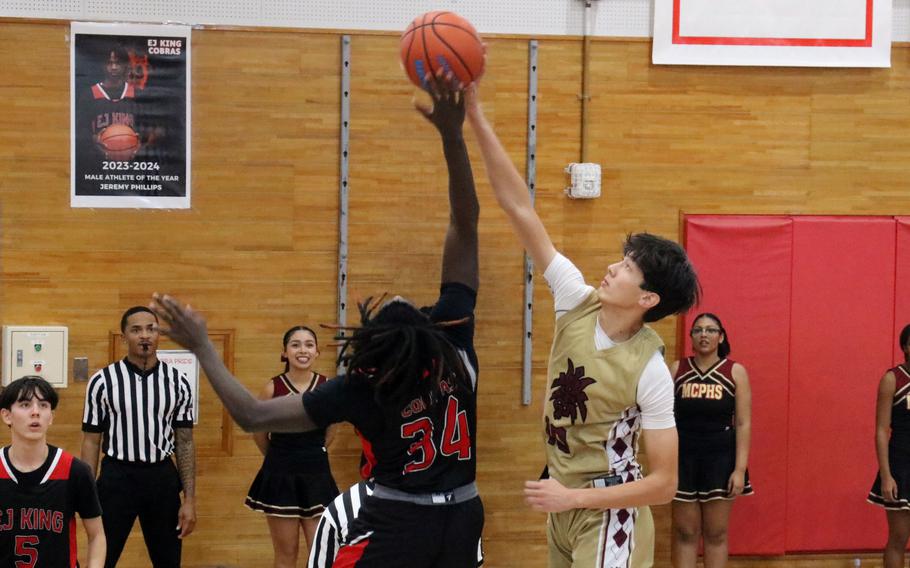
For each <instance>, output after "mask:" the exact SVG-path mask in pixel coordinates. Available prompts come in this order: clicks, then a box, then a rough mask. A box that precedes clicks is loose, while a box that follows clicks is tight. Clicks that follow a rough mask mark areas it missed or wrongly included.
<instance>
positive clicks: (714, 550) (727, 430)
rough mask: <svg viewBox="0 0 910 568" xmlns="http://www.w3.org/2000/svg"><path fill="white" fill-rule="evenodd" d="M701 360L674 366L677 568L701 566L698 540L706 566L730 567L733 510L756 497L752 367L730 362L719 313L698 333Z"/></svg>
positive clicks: (695, 344)
mask: <svg viewBox="0 0 910 568" xmlns="http://www.w3.org/2000/svg"><path fill="white" fill-rule="evenodd" d="M690 334H691V336H692V348H693V350H694V351H695V355H694V356H693V357H688V358H686V359H683V360H681V361H676V362H674V363H673V364H672V365H671V366H670V372H671V373H672V374H673V382H674V388H675V414H676V427H677V429H678V431H679V486H678V488H677V492H676V497H675V498H674V499H673V545H672V556H673V566H674V567H675V568H690V567H691V568H694V566H695V565H696V560H697V558H698V541H699V538H701V539H702V540H703V541H704V545H705V558H704V560H705V566H706V568H715V567H720V566H725V565H726V562H727V527H728V526H729V523H730V509H731V507H732V504H733V500H734V499H735V498H736V497H737V496H739V495H750V494H751V493H752V486H751V485H750V484H749V472H748V470H747V468H746V466H747V463H748V461H749V438H750V434H751V414H752V410H751V406H752V393H751V389H750V387H749V376H748V374H747V373H746V369H745V367H743V366H742V365H740V364H739V363H736V362H734V361H732V360H730V359H727V356H728V355H729V354H730V342H729V340H728V338H727V332H726V330H725V329H724V327H723V324H721V322H720V318H718V317H717V316H716V315H714V314H709V313H705V314H700V315H699V316H697V317H696V318H695V320H694V322H693V324H692V329H691V330H690Z"/></svg>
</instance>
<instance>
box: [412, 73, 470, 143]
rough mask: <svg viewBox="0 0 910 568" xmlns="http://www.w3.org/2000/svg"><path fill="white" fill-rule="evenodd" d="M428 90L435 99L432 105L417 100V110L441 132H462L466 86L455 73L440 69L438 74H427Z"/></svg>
mask: <svg viewBox="0 0 910 568" xmlns="http://www.w3.org/2000/svg"><path fill="white" fill-rule="evenodd" d="M426 84H427V92H428V93H429V94H430V98H431V99H432V100H433V105H432V106H427V105H424V104H421V103H418V102H417V101H415V102H414V106H415V107H416V108H417V110H418V111H419V112H420V114H422V115H423V116H424V118H426V119H427V120H428V121H430V122H431V123H432V124H433V126H435V127H436V129H437V130H439V132H440V134H442V135H446V134H460V133H461V125H462V124H464V115H465V106H464V95H463V93H462V90H463V88H464V86H463V85H462V84H461V81H459V80H458V78H457V77H455V75H454V74H453V73H452V72H451V71H449V72H448V73H446V72H445V71H443V69H439V70H438V71H437V72H436V75H435V76H434V75H430V74H429V73H427V76H426Z"/></svg>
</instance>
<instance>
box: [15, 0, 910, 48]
mask: <svg viewBox="0 0 910 568" xmlns="http://www.w3.org/2000/svg"><path fill="white" fill-rule="evenodd" d="M439 9H443V10H452V11H455V12H458V13H459V14H461V15H463V16H464V17H466V18H468V19H469V20H471V22H473V23H474V25H475V26H476V27H477V28H478V30H480V32H481V33H505V34H522V35H529V36H540V35H581V34H582V33H583V21H584V10H585V8H584V2H583V0H495V1H493V2H491V1H489V0H248V1H230V0H0V16H3V17H21V18H58V19H64V20H85V21H125V22H183V23H187V24H224V25H240V26H273V27H295V28H327V29H345V30H388V31H397V30H402V29H404V27H405V26H406V25H407V24H408V22H410V21H411V20H412V19H413V18H414V17H415V16H417V15H418V14H421V13H423V12H426V11H429V10H439ZM893 10H894V13H893V18H894V20H893V25H894V35H893V39H894V41H910V0H894V8H893ZM588 17H589V24H588V27H589V30H590V33H591V34H592V35H595V36H609V37H650V36H651V29H652V17H653V6H652V0H593V5H592V7H591V8H590V9H589V12H588Z"/></svg>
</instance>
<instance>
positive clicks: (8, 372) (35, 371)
mask: <svg viewBox="0 0 910 568" xmlns="http://www.w3.org/2000/svg"><path fill="white" fill-rule="evenodd" d="M68 345H69V328H66V327H60V326H43V327H42V326H28V325H5V326H3V384H4V385H8V384H9V383H10V382H11V381H13V380H15V379H18V378H19V377H22V376H25V375H38V376H39V377H42V378H43V379H45V380H46V381H47V382H49V383H50V384H52V385H54V386H55V387H57V388H61V387H66V384H67V368H66V361H67V359H66V358H67V346H68Z"/></svg>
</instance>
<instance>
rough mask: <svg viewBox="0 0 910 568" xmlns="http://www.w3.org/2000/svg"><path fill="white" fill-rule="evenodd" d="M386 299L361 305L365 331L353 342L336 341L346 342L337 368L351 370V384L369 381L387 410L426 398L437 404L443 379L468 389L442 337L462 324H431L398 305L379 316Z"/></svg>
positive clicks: (393, 303) (459, 364) (407, 306)
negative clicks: (386, 406)
mask: <svg viewBox="0 0 910 568" xmlns="http://www.w3.org/2000/svg"><path fill="white" fill-rule="evenodd" d="M383 298H384V296H383V297H380V298H379V299H378V300H377V301H375V302H373V301H372V300H373V299H372V297H371V298H367V299H366V300H365V301H364V302H359V303H358V304H357V308H358V309H359V311H360V322H361V325H360V327H356V328H353V333H352V334H351V335H350V336H349V337H345V336H343V335H339V336H338V337H336V339H338V340H341V341H342V348H341V352H340V353H339V356H338V363H339V365H344V366H346V367H347V368H348V369H349V372H348V377H349V380H350V379H355V380H366V381H368V382H369V383H370V384H371V386H372V388H373V393H374V396H375V399H376V402H377V403H378V404H380V405H383V406H385V405H387V404H388V405H399V404H400V405H404V404H407V403H409V402H411V401H412V400H413V399H414V398H417V397H419V396H422V395H427V398H428V399H429V400H431V401H432V400H438V397H436V396H435V393H438V392H439V389H440V383H441V382H442V381H443V379H450V380H452V381H453V382H454V383H456V384H459V385H466V384H467V383H468V379H467V371H466V370H465V366H464V363H463V362H462V360H461V357H459V356H458V353H457V352H456V350H455V348H454V347H453V346H452V344H451V343H450V342H449V340H448V338H447V337H446V335H445V333H443V331H442V328H443V327H445V326H446V325H453V324H457V323H461V322H439V323H435V322H432V321H430V318H429V317H427V315H426V314H424V313H422V312H421V311H420V310H418V309H417V308H415V307H414V306H412V305H411V304H409V303H408V302H405V301H402V300H397V299H396V300H392V301H390V302H387V303H386V304H385V305H383V306H382V307H381V308H380V309H379V310H378V311H377V310H376V308H377V307H378V306H379V305H380V303H381V302H382V300H383ZM456 384H452V386H453V387H454V386H456Z"/></svg>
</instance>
